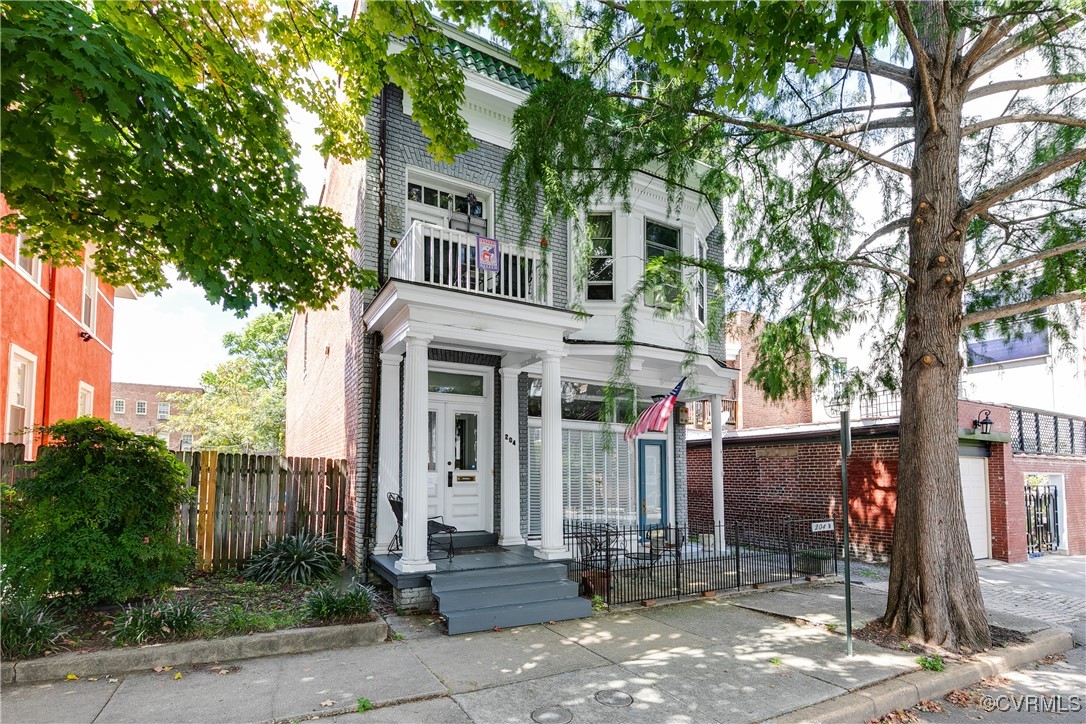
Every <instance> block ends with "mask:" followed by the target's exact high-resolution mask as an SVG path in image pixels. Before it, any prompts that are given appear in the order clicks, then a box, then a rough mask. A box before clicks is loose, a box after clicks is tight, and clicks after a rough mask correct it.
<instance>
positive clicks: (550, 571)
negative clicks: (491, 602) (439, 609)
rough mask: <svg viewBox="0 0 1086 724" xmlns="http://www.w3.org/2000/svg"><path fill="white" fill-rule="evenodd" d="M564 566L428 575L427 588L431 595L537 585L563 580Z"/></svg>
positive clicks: (539, 566) (542, 565)
mask: <svg viewBox="0 0 1086 724" xmlns="http://www.w3.org/2000/svg"><path fill="white" fill-rule="evenodd" d="M566 571H567V569H566V566H565V564H564V563H542V564H540V563H529V564H526V565H523V566H501V567H499V568H481V569H477V570H473V571H451V572H447V573H431V574H429V575H427V578H429V579H430V587H431V589H433V592H434V595H435V596H436V595H437V594H439V593H443V592H445V591H455V590H461V589H468V588H491V587H494V586H509V585H514V584H518V583H536V582H539V581H561V580H565V578H566Z"/></svg>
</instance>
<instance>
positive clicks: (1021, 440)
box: [1011, 407, 1086, 455]
mask: <svg viewBox="0 0 1086 724" xmlns="http://www.w3.org/2000/svg"><path fill="white" fill-rule="evenodd" d="M1011 449H1012V450H1013V451H1014V452H1020V453H1032V454H1034V455H1086V418H1081V417H1072V416H1071V415H1060V414H1057V413H1055V412H1045V411H1044V410H1031V409H1029V408H1025V407H1016V408H1012V409H1011Z"/></svg>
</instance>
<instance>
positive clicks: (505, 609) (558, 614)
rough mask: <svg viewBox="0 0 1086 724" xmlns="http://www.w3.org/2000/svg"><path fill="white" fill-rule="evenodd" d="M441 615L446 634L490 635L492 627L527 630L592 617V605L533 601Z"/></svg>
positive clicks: (576, 601) (573, 601)
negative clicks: (513, 627) (476, 633)
mask: <svg viewBox="0 0 1086 724" xmlns="http://www.w3.org/2000/svg"><path fill="white" fill-rule="evenodd" d="M442 614H443V615H444V616H445V620H446V622H447V623H448V627H449V634H461V633H471V632H472V631H489V630H490V629H492V628H494V627H499V628H508V627H510V626H527V625H529V624H533V623H546V622H548V621H566V620H568V619H572V618H584V617H586V616H591V615H592V604H591V602H589V601H588V600H587V599H584V598H565V599H562V600H558V601H535V602H532V603H518V604H513V605H510V606H492V607H488V608H475V609H469V610H463V611H449V612H448V613H445V612H444V611H443V612H442Z"/></svg>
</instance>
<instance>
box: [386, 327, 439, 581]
mask: <svg viewBox="0 0 1086 724" xmlns="http://www.w3.org/2000/svg"><path fill="white" fill-rule="evenodd" d="M431 339H432V337H430V336H429V335H416V334H410V333H409V334H408V336H407V340H406V342H407V360H406V366H405V370H404V371H405V374H404V405H403V434H404V439H403V458H404V459H403V555H401V556H400V560H398V561H396V570H398V571H401V572H403V573H416V572H419V571H432V570H434V569H435V566H434V564H433V563H431V562H430V559H429V557H428V555H427V551H426V460H427V457H428V455H427V448H426V444H427V436H428V432H429V431H428V430H427V429H426V428H427V397H428V396H429V384H428V379H427V378H428V375H427V371H428V369H429V362H428V360H427V357H426V353H427V349H428V347H429V344H430V340H431Z"/></svg>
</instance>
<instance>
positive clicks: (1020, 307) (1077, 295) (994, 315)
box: [962, 291, 1086, 327]
mask: <svg viewBox="0 0 1086 724" xmlns="http://www.w3.org/2000/svg"><path fill="white" fill-rule="evenodd" d="M1079 299H1086V292H1081V291H1079V292H1061V293H1059V294H1050V295H1049V296H1047V297H1038V298H1037V299H1029V300H1027V301H1024V302H1018V303H1016V304H1007V305H1004V306H1002V307H993V308H992V309H983V310H981V311H979V312H973V313H972V314H967V315H965V316H964V317H962V326H963V327H970V326H972V325H974V324H981V323H982V322H991V321H992V320H993V319H1003V318H1004V317H1010V316H1013V315H1015V314H1022V313H1023V312H1032V311H1034V310H1036V309H1043V308H1045V307H1051V306H1053V305H1054V304H1066V303H1067V302H1074V301H1078V300H1079Z"/></svg>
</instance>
